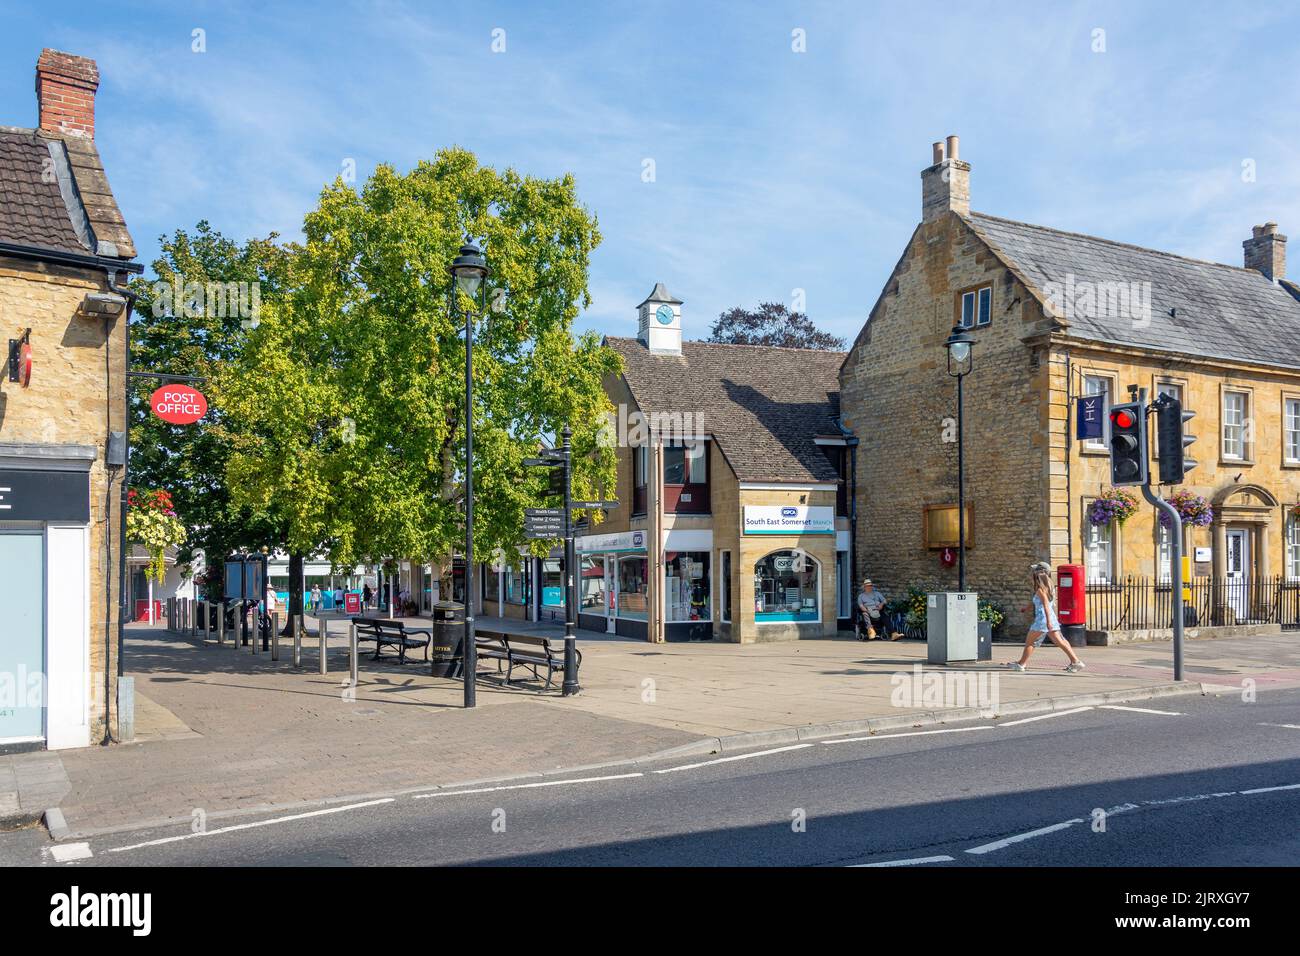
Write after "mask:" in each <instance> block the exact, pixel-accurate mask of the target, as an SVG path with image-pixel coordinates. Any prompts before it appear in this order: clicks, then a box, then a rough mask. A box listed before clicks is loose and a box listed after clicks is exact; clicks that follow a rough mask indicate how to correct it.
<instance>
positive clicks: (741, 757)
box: [655, 744, 812, 773]
mask: <svg viewBox="0 0 1300 956" xmlns="http://www.w3.org/2000/svg"><path fill="white" fill-rule="evenodd" d="M811 746H812V744H792V745H791V746H789V747H776V748H775V749H773V750H759V751H757V752H756V753H752V754H736V755H734V756H731V757H719V758H718V759H717V760H704V761H701V762H700V763H688V764H682V766H680V767H665V768H664V769H663V770H656V771H655V773H676V772H677V771H679V770H696V769H698V768H700V767H711V766H713V765H714V764H719V763H731V762H732V761H733V760H749V759H750V758H751V757H766V756H769V755H770V754H781V753H785V752H786V751H788V750H803V749H804V748H805V747H811Z"/></svg>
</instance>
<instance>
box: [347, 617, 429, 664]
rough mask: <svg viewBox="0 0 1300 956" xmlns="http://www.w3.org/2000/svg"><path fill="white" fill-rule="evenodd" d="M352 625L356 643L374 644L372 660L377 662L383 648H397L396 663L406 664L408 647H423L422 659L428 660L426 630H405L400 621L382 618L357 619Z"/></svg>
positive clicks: (427, 632)
mask: <svg viewBox="0 0 1300 956" xmlns="http://www.w3.org/2000/svg"><path fill="white" fill-rule="evenodd" d="M353 624H355V625H356V628H357V643H358V644H359V643H361V642H362V641H374V642H375V656H374V658H373V659H374V660H379V655H380V652H381V651H383V649H384V648H385V647H396V648H397V663H399V664H405V663H406V649H407V648H408V647H423V648H424V659H425V660H426V661H427V660H428V659H429V641H430V639H431V637H432V634H431V633H430V632H429V631H428V630H427V629H426V628H407V626H406V625H405V624H403V623H402V622H401V621H392V620H386V619H384V618H370V617H359V618H357V619H356V620H355V621H353Z"/></svg>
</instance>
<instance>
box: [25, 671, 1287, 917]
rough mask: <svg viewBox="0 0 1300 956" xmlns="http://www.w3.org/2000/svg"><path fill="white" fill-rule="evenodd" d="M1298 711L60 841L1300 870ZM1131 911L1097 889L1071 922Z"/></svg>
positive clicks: (461, 791)
mask: <svg viewBox="0 0 1300 956" xmlns="http://www.w3.org/2000/svg"><path fill="white" fill-rule="evenodd" d="M1297 713H1300V690H1294V689H1289V690H1277V689H1274V690H1269V691H1267V692H1266V693H1264V694H1263V695H1261V696H1260V697H1259V699H1258V700H1257V701H1256V702H1254V703H1246V702H1244V701H1242V699H1241V696H1240V695H1239V694H1230V693H1222V694H1218V695H1215V696H1210V697H1201V696H1194V697H1179V698H1169V699H1166V700H1164V701H1160V702H1153V703H1152V704H1151V705H1150V706H1135V707H1128V706H1119V707H1104V706H1102V707H1092V708H1085V709H1082V710H1073V709H1072V710H1066V711H1057V712H1050V713H1046V714H1039V715H1036V716H1033V717H1030V718H1017V719H1015V720H1011V721H1005V720H1004V721H992V720H987V721H977V722H973V723H970V724H962V725H960V726H952V727H946V728H937V729H931V730H928V731H921V732H913V731H908V730H900V731H897V732H892V733H882V734H879V735H875V736H870V737H863V736H862V735H848V736H846V737H838V738H828V739H825V740H821V741H817V742H808V743H804V744H801V745H798V746H797V747H796V748H790V747H786V748H771V749H767V750H759V751H752V752H749V753H746V754H741V755H733V756H726V757H713V758H688V759H677V760H666V761H661V762H659V763H657V764H648V765H644V766H639V767H636V768H634V769H631V770H624V771H622V772H619V771H615V770H611V771H607V772H605V773H601V774H590V773H588V774H581V775H574V774H571V775H566V776H564V777H560V778H555V779H552V780H545V781H523V782H519V781H516V782H514V783H505V784H500V785H496V786H492V785H487V786H482V787H463V788H454V789H445V790H440V791H426V792H422V793H414V794H408V795H405V796H402V797H398V798H396V799H391V800H384V801H378V802H367V803H366V804H365V805H362V806H351V807H334V808H330V809H327V810H323V811H313V812H309V813H306V814H282V815H276V816H269V815H261V816H256V817H249V818H244V819H242V820H241V821H240V822H239V823H237V824H235V825H233V826H230V827H226V826H221V825H216V826H210V827H208V828H207V829H206V830H205V831H203V832H197V833H196V832H195V830H194V828H192V827H190V826H179V827H170V828H157V829H152V830H146V831H141V832H132V833H130V834H115V835H110V836H104V837H97V838H91V839H90V840H87V841H83V842H82V843H81V844H80V845H78V846H73V845H62V846H59V847H58V848H57V849H58V850H59V851H60V852H61V854H64V855H65V859H67V858H68V856H67V854H69V853H71V854H72V855H73V856H79V857H81V859H80V861H79V862H77V863H76V865H78V866H96V865H125V866H167V865H209V866H225V865H246V864H260V865H372V864H399V865H448V864H482V863H490V864H500V865H625V866H626V865H635V866H657V865H697V866H709V865H811V866H817V865H860V864H876V865H886V864H890V865H913V866H990V865H992V866H1005V865H1063V864H1069V865H1076V866H1078V865H1088V866H1119V865H1124V866H1141V867H1149V866H1170V865H1178V866H1188V865H1199V866H1217V865H1236V866H1294V865H1295V864H1296V863H1297V862H1300V833H1297V831H1296V828H1295V821H1296V819H1297V815H1298V814H1300V723H1296V721H1295V716H1296V714H1297ZM54 849H55V848H54V847H51V846H50V845H49V844H45V845H44V846H42V845H41V844H40V843H39V842H38V841H37V839H36V838H35V836H33V835H26V837H25V839H24V840H23V841H21V842H20V843H19V844H16V845H14V846H12V847H11V848H10V849H9V850H8V851H7V853H8V855H7V856H5V855H4V854H5V852H6V851H4V850H3V849H0V858H3V859H4V860H5V861H7V862H25V863H34V862H48V863H53V862H55V859H56V858H55V857H54V856H53V852H54ZM1131 889H1134V890H1139V889H1143V887H1140V886H1134V887H1131ZM993 892H994V896H996V890H994V891H993ZM1112 895H1114V894H1112ZM1113 902H1114V901H1113V900H1111V901H1110V903H1107V902H1106V901H1105V900H1103V899H1101V898H1098V899H1093V900H1089V901H1088V903H1087V904H1086V906H1085V908H1084V910H1083V911H1080V912H1077V913H1073V914H1072V915H1071V917H1070V921H1071V924H1072V925H1075V924H1076V923H1077V922H1078V920H1080V919H1083V918H1087V919H1106V918H1108V916H1113V915H1114V914H1113V913H1112V914H1107V913H1105V912H1099V911H1098V907H1103V908H1104V907H1105V906H1107V905H1111V904H1113Z"/></svg>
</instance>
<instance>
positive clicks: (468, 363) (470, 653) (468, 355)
mask: <svg viewBox="0 0 1300 956" xmlns="http://www.w3.org/2000/svg"><path fill="white" fill-rule="evenodd" d="M448 271H449V272H450V273H451V275H452V278H453V279H454V280H455V283H454V284H453V286H452V290H451V310H452V315H455V314H456V307H457V305H458V302H459V299H460V295H459V293H461V292H463V293H465V295H466V297H467V298H468V299H469V300H470V301H471V302H473V301H474V296H475V295H476V294H479V293H480V292H481V291H482V290H483V280H484V279H485V278H487V276H488V272H489V270H488V266H487V260H486V259H484V258H483V252H482V250H480V249H479V247H478V246H476V245H474V243H473V241H472V240H469V239H466V240H465V244H464V245H463V246H461V247H460V255H458V256H457V257H456V258H455V259H454V260H453V261H452V263H451V267H450V268H449V269H448ZM479 311H480V312H482V311H483V301H482V299H481V298H480V300H479ZM461 654H462V661H463V666H464V678H465V706H466V707H473V706H474V704H475V699H474V677H475V674H476V672H477V671H478V648H477V647H476V646H475V644H474V312H473V311H471V310H470V309H466V310H465V640H464V647H463V648H462V649H461Z"/></svg>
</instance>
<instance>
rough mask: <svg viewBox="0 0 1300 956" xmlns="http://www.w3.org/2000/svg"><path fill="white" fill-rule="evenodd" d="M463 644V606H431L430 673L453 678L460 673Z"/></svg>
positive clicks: (442, 602)
mask: <svg viewBox="0 0 1300 956" xmlns="http://www.w3.org/2000/svg"><path fill="white" fill-rule="evenodd" d="M464 643H465V605H463V604H459V603H457V602H455V601H439V602H438V603H437V604H435V605H434V606H433V637H432V639H431V640H430V643H429V661H430V665H429V666H430V673H432V674H433V676H434V677H455V676H456V675H457V674H458V673H459V672H460V665H461V657H462V652H463V645H464Z"/></svg>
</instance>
